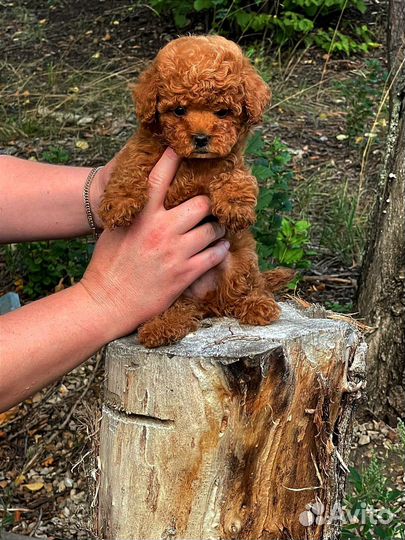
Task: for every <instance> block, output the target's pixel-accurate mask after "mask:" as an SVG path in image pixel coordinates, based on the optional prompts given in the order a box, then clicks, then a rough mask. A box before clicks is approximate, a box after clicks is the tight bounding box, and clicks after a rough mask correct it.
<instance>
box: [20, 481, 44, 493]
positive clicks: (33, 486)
mask: <svg viewBox="0 0 405 540" xmlns="http://www.w3.org/2000/svg"><path fill="white" fill-rule="evenodd" d="M23 487H25V488H27V489H29V490H30V491H39V490H40V489H42V488H43V487H44V483H43V482H33V483H32V484H23Z"/></svg>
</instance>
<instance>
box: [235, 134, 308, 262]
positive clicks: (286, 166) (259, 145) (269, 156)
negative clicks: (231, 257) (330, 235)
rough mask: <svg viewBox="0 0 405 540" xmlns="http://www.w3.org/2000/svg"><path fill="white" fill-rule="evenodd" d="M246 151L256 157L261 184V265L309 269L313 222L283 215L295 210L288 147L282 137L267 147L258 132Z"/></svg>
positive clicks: (258, 232) (258, 237) (258, 226)
mask: <svg viewBox="0 0 405 540" xmlns="http://www.w3.org/2000/svg"><path fill="white" fill-rule="evenodd" d="M246 154H247V156H250V157H251V158H252V159H253V164H252V172H253V174H254V175H255V176H256V178H257V180H258V182H259V185H260V194H259V200H258V204H257V207H256V213H257V222H256V224H255V226H254V227H253V232H254V235H255V237H256V240H257V249H258V254H259V262H260V266H261V268H263V269H267V268H270V267H272V266H274V264H282V265H284V266H293V267H296V268H307V267H308V266H309V265H310V262H309V261H308V260H307V259H306V257H307V256H308V254H309V253H308V252H307V251H306V249H305V248H306V246H307V245H308V243H309V230H310V224H309V222H307V221H303V220H300V221H294V220H292V219H291V218H286V217H283V214H284V213H287V212H290V211H291V210H292V203H291V199H290V193H291V182H292V180H293V177H294V173H293V171H292V168H291V166H290V161H291V155H290V153H289V152H288V149H287V147H286V146H285V145H284V144H283V143H282V142H281V141H280V140H279V139H275V140H274V141H273V143H272V144H271V145H268V146H266V144H265V141H264V140H263V138H262V136H261V134H260V133H259V132H256V133H255V134H254V135H253V137H252V138H251V139H250V141H249V144H248V147H247V149H246Z"/></svg>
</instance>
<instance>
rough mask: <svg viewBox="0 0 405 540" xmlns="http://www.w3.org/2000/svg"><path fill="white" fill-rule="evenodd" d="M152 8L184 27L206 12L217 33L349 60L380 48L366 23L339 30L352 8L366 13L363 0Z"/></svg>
mask: <svg viewBox="0 0 405 540" xmlns="http://www.w3.org/2000/svg"><path fill="white" fill-rule="evenodd" d="M149 4H150V6H151V7H153V8H154V9H156V10H157V11H158V12H159V13H165V14H171V15H172V16H173V18H174V22H175V24H176V26H177V27H178V28H180V29H183V28H185V27H187V26H188V25H189V24H190V22H191V19H192V18H195V17H196V15H198V14H199V13H201V14H204V15H205V16H206V20H207V21H208V24H209V27H210V28H212V29H213V30H214V31H216V32H222V33H224V32H225V33H229V34H231V35H232V34H240V32H242V34H245V33H248V32H249V33H252V32H254V33H255V32H257V33H263V32H269V33H270V34H271V36H272V37H273V40H274V41H275V42H276V43H277V44H279V45H281V46H284V45H288V44H293V43H296V42H297V41H303V42H305V44H306V45H308V46H310V45H313V44H316V45H317V46H319V47H321V48H322V49H324V50H325V51H327V52H330V53H340V54H346V55H348V56H349V55H350V54H353V53H358V52H368V51H369V50H370V49H373V48H375V47H378V46H379V44H377V43H375V42H374V40H373V38H372V34H371V32H370V30H369V29H368V27H367V26H366V25H361V26H358V27H355V28H351V27H350V25H348V24H346V23H345V24H344V26H345V28H344V31H342V29H341V28H340V29H339V31H335V27H336V24H337V21H338V20H339V19H343V18H342V17H340V15H342V14H343V12H345V11H346V10H347V9H348V8H352V9H355V10H357V11H358V12H359V13H361V14H363V13H365V11H366V4H365V2H364V0H286V1H285V2H283V3H279V2H268V1H267V0H256V1H255V2H251V3H246V2H243V1H242V0H193V1H192V0H186V1H181V0H150V1H149Z"/></svg>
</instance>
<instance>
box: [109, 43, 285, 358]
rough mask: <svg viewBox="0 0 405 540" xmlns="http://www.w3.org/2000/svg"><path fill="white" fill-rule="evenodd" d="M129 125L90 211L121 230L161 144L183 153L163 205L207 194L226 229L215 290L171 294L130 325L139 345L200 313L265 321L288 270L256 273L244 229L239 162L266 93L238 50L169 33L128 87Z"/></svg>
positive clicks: (140, 199)
mask: <svg viewBox="0 0 405 540" xmlns="http://www.w3.org/2000/svg"><path fill="white" fill-rule="evenodd" d="M133 97H134V100H135V104H136V114H137V117H138V119H139V124H140V128H139V131H138V132H137V133H136V134H135V135H134V136H133V137H132V138H131V139H130V141H129V142H128V144H127V146H126V147H125V149H124V150H123V152H122V153H121V154H120V155H119V157H118V162H117V166H116V168H115V170H114V172H113V174H112V177H111V180H110V182H109V183H108V185H107V187H106V190H105V193H104V197H103V199H102V202H101V206H100V209H99V214H100V216H101V218H102V220H103V222H104V224H105V226H106V227H108V228H110V229H112V228H114V227H125V226H128V225H130V223H131V222H132V220H133V219H134V217H135V216H136V215H137V214H138V213H139V212H140V211H141V210H142V208H143V207H144V205H145V203H146V201H147V198H148V175H149V173H150V171H151V170H152V168H153V166H154V165H155V164H156V162H157V161H158V159H159V157H160V156H161V155H162V153H163V151H164V149H165V148H166V147H167V146H171V147H172V148H173V149H174V150H175V152H176V153H177V154H178V155H179V156H181V157H183V160H182V163H181V165H180V168H179V170H178V172H177V175H176V177H175V179H174V181H173V183H172V184H171V186H170V188H169V191H168V193H167V197H166V201H165V206H166V208H167V209H169V208H173V207H174V206H177V205H178V204H180V203H182V202H184V201H186V200H188V199H190V198H191V197H194V196H196V195H201V194H204V195H207V196H209V197H210V199H211V203H212V213H213V215H214V216H215V218H217V220H218V221H219V223H220V224H222V225H223V226H224V227H225V228H226V231H227V232H226V238H227V239H228V240H229V242H230V256H229V257H228V259H227V264H226V265H221V270H219V278H218V283H217V288H216V290H215V291H214V292H210V293H208V294H207V296H206V297H205V298H204V299H203V300H197V299H192V298H187V297H185V296H181V297H180V298H179V299H178V300H177V301H176V302H175V303H174V304H173V305H172V306H171V307H170V308H169V309H168V310H167V311H166V312H164V313H163V314H162V315H160V316H158V317H155V318H154V319H152V320H150V321H148V322H146V323H145V324H144V325H143V326H142V327H141V328H140V329H139V340H140V342H141V343H142V344H144V345H145V346H146V347H158V346H161V345H166V344H169V343H173V342H176V341H178V340H180V339H181V338H183V337H184V336H186V335H187V334H188V333H189V332H191V331H194V330H196V329H197V328H198V326H199V321H200V320H201V319H202V318H203V317H206V316H230V317H235V318H236V319H238V320H239V321H240V322H241V323H245V324H252V325H266V324H269V323H271V322H272V321H275V320H276V319H278V318H279V316H280V308H279V307H278V305H277V304H276V302H275V300H274V297H273V295H272V292H274V291H276V290H278V289H279V288H281V287H282V286H283V285H285V284H286V283H288V282H289V281H291V279H292V276H293V272H292V271H290V270H287V269H286V270H284V269H278V270H274V271H271V272H266V273H261V272H260V270H259V267H258V257H257V255H256V249H255V248H256V244H255V241H254V239H253V236H252V234H251V233H250V232H249V231H248V228H249V227H250V226H251V225H253V224H254V222H255V206H256V202H257V196H258V185H257V182H256V179H255V178H254V176H252V175H251V173H250V172H249V169H248V168H247V167H246V165H245V163H244V159H243V150H244V146H245V143H246V139H247V136H248V134H249V131H250V129H251V128H252V126H254V125H255V124H257V123H259V122H260V120H261V119H262V115H263V111H264V109H265V107H266V105H267V104H268V103H269V100H270V91H269V88H268V87H267V85H266V84H265V83H264V81H263V80H262V79H261V77H260V76H259V75H258V73H257V72H256V70H255V69H254V68H253V66H252V65H251V64H250V62H249V60H248V59H247V58H246V57H245V56H244V55H243V53H242V50H241V49H240V47H239V46H238V45H236V44H235V43H233V42H231V41H229V40H227V39H225V38H223V37H220V36H190V37H181V38H179V39H175V40H174V41H172V42H170V43H169V44H168V45H166V46H165V47H164V48H163V49H162V50H161V51H160V52H159V54H158V55H157V57H156V59H155V60H154V62H153V63H152V65H151V66H150V67H149V68H148V69H147V70H146V71H145V72H144V73H143V74H142V76H141V77H140V79H139V82H138V83H137V84H136V85H134V86H133Z"/></svg>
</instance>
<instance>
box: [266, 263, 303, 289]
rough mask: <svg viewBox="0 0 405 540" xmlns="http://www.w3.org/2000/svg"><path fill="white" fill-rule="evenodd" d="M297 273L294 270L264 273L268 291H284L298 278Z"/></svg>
mask: <svg viewBox="0 0 405 540" xmlns="http://www.w3.org/2000/svg"><path fill="white" fill-rule="evenodd" d="M296 274H297V272H296V271H295V270H293V269H292V268H275V269H274V270H268V271H267V272H262V276H263V278H264V282H265V286H266V289H267V290H268V291H270V292H277V291H280V290H281V289H284V287H286V285H288V284H289V283H290V282H291V281H292V280H293V279H294V277H295V276H296Z"/></svg>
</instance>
